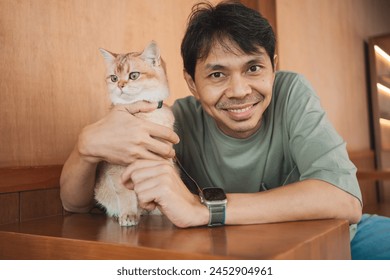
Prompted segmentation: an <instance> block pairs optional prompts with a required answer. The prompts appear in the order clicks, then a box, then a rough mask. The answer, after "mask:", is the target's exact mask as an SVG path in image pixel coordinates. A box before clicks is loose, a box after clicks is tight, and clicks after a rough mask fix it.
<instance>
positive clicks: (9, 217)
mask: <svg viewBox="0 0 390 280" xmlns="http://www.w3.org/2000/svg"><path fill="white" fill-rule="evenodd" d="M18 221H19V193H16V192H15V193H6V194H1V193H0V225H3V224H9V223H16V222H18Z"/></svg>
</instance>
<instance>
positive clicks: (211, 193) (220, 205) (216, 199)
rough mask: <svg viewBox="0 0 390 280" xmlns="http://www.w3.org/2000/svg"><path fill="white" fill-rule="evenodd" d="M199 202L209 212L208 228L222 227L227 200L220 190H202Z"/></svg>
mask: <svg viewBox="0 0 390 280" xmlns="http://www.w3.org/2000/svg"><path fill="white" fill-rule="evenodd" d="M199 196H200V201H201V203H202V204H204V205H206V206H207V208H208V209H209V211H210V220H209V224H208V226H211V227H212V226H223V225H224V224H225V211H226V203H227V198H226V194H225V191H224V190H223V189H222V188H211V187H210V188H204V189H202V190H201V191H200V193H199Z"/></svg>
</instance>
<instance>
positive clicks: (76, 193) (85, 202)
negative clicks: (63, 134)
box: [60, 146, 97, 212]
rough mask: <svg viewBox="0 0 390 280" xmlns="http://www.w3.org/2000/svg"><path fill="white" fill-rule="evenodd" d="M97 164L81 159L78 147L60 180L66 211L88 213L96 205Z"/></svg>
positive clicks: (68, 161) (70, 157)
mask: <svg viewBox="0 0 390 280" xmlns="http://www.w3.org/2000/svg"><path fill="white" fill-rule="evenodd" d="M96 167H97V163H91V162H88V161H85V160H83V159H82V158H81V156H80V154H79V152H78V150H77V146H76V147H75V148H74V150H73V151H72V153H71V155H70V156H69V158H68V160H67V161H66V162H65V164H64V167H63V170H62V173H61V179H60V188H61V200H62V204H63V207H64V208H65V210H67V211H70V212H88V211H89V210H90V209H91V208H92V207H93V205H94V186H95V175H96Z"/></svg>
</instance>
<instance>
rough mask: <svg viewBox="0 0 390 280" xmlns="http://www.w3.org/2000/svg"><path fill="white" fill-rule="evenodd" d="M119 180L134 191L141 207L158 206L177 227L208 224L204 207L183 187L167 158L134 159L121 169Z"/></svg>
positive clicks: (149, 208)
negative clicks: (125, 167) (120, 178)
mask: <svg viewBox="0 0 390 280" xmlns="http://www.w3.org/2000/svg"><path fill="white" fill-rule="evenodd" d="M122 182H123V183H124V184H125V185H126V186H127V187H128V188H130V189H134V191H135V192H136V193H137V196H138V202H139V205H140V207H141V208H143V209H146V210H153V209H154V208H155V207H158V208H159V209H160V211H161V212H162V213H163V214H165V215H166V216H167V217H168V219H170V221H171V222H172V223H173V224H175V225H176V226H178V227H182V228H184V227H191V226H201V225H206V224H207V223H208V220H209V211H208V209H207V208H206V207H205V206H204V205H202V204H201V203H200V200H199V197H198V196H196V195H193V194H192V193H191V192H190V191H189V190H188V189H187V187H186V186H185V185H184V183H183V182H182V181H181V179H180V176H179V174H178V172H177V171H176V170H175V167H174V166H173V165H172V164H171V163H170V162H169V161H168V160H161V159H160V160H137V161H136V162H134V163H133V164H131V165H130V166H128V167H127V169H126V170H125V171H124V172H123V175H122Z"/></svg>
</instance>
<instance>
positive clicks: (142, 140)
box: [78, 102, 179, 165]
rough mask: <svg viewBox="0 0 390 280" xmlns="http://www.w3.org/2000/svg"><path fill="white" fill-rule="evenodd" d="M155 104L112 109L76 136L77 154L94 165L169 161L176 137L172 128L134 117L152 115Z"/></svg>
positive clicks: (138, 103) (176, 141) (136, 104)
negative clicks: (140, 160)
mask: <svg viewBox="0 0 390 280" xmlns="http://www.w3.org/2000/svg"><path fill="white" fill-rule="evenodd" d="M157 106H158V104H157V103H148V102H137V103H134V104H131V105H126V106H124V105H120V106H115V107H114V108H113V109H112V110H111V112H110V113H109V114H108V115H107V116H105V117H104V118H103V119H101V120H99V121H98V122H96V123H94V124H91V125H89V126H87V127H85V128H84V129H83V131H82V133H81V134H80V136H79V141H78V151H79V153H80V155H81V157H83V158H84V159H85V160H87V161H89V162H91V163H97V162H99V161H101V160H105V161H107V162H110V163H114V164H120V165H128V164H130V163H132V162H134V161H135V160H136V159H139V158H142V159H153V160H158V159H161V158H172V157H174V155H175V152H174V150H173V148H172V144H176V143H178V142H179V137H178V136H177V135H176V133H175V132H173V130H172V129H169V128H167V127H164V126H162V125H158V124H155V123H152V122H149V121H146V120H143V119H140V118H137V117H134V116H133V114H135V113H139V112H151V111H153V110H155V109H156V108H157Z"/></svg>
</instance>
